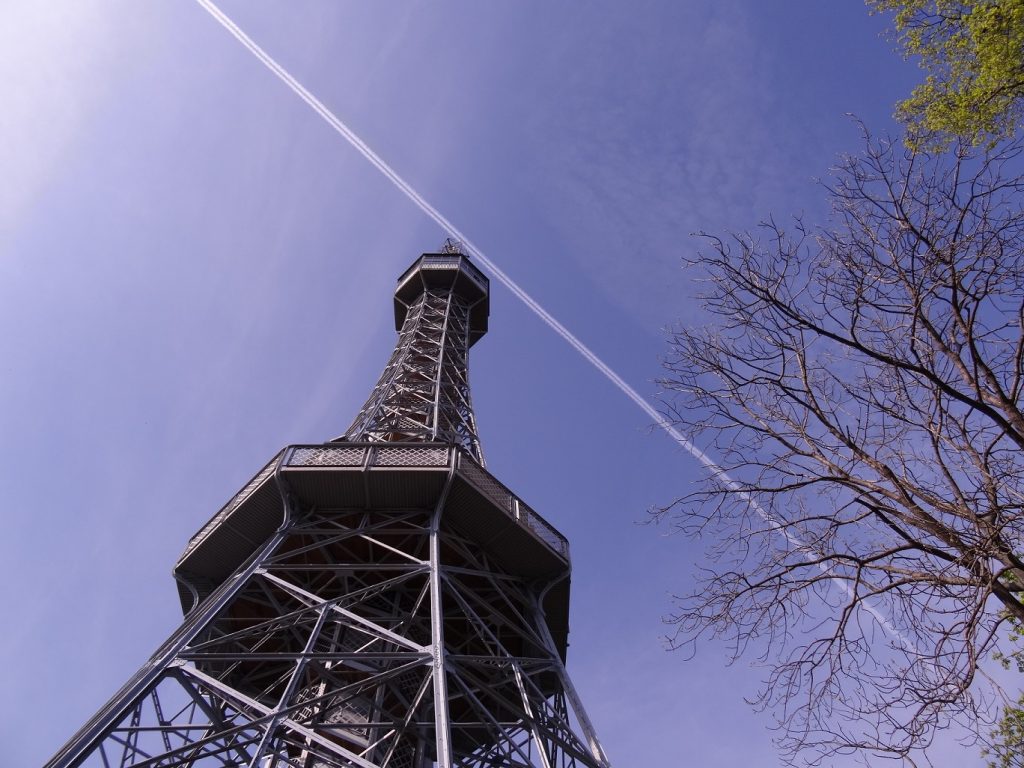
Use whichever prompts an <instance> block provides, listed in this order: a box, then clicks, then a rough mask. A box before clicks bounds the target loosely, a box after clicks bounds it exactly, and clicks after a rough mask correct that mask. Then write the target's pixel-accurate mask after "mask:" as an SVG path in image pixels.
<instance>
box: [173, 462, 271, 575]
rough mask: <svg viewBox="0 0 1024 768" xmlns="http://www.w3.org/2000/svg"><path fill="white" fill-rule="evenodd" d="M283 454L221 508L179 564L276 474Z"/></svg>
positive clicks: (193, 538)
mask: <svg viewBox="0 0 1024 768" xmlns="http://www.w3.org/2000/svg"><path fill="white" fill-rule="evenodd" d="M282 453H284V451H278V452H277V454H276V455H275V456H274V458H272V459H271V460H270V461H269V462H267V465H266V466H265V467H263V469H261V470H260V471H259V472H257V473H256V476H255V477H253V479H252V480H250V481H249V482H248V483H246V484H245V487H244V488H242V490H240V491H239V492H238V493H236V494H235V495H234V496H232V497H231V499H230V500H229V501H228V503H227V504H225V505H224V506H223V507H221V508H220V509H219V510H218V511H217V514H215V515H214V516H213V517H211V518H210V519H209V520H208V521H207V522H206V525H204V526H203V527H202V528H200V529H199V532H198V533H196V535H195V536H193V537H192V538H191V539H189V540H188V545H187V546H186V547H185V551H184V552H182V553H181V557H179V558H178V562H179V563H180V562H181V561H182V560H184V559H185V558H186V557H188V556H189V555H190V554H192V552H193V551H194V550H195V548H196V547H198V546H199V545H200V544H202V543H203V541H205V540H206V537H207V536H209V535H210V534H211V533H213V529H214V528H216V527H217V526H218V525H220V524H221V523H222V522H223V521H224V520H225V519H227V517H228V515H230V514H231V513H232V512H234V511H235V510H236V509H238V507H239V505H240V504H241V503H242V502H243V501H245V500H246V499H247V498H249V497H250V496H251V495H252V494H253V492H254V491H255V490H256V489H257V488H259V487H260V486H261V485H263V483H265V482H266V481H267V479H269V477H270V476H271V475H272V474H274V469H275V468H276V467H277V460H278V459H279V458H280V457H281V454H282Z"/></svg>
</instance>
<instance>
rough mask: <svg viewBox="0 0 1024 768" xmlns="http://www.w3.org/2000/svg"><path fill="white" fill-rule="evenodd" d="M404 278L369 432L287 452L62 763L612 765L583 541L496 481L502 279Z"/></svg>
mask: <svg viewBox="0 0 1024 768" xmlns="http://www.w3.org/2000/svg"><path fill="white" fill-rule="evenodd" d="M453 251H454V249H452V248H450V247H449V248H446V252H444V253H437V254H424V255H423V256H421V257H420V258H419V259H418V260H417V261H416V262H415V263H414V264H413V265H412V267H410V268H409V270H407V271H406V272H405V274H403V275H402V277H401V278H399V282H398V288H397V290H396V292H395V319H396V327H397V328H398V329H399V330H400V335H399V339H398V343H397V345H396V347H395V351H394V354H393V355H392V357H391V359H390V361H389V362H388V364H387V366H386V367H385V370H384V373H383V374H382V375H381V378H380V381H379V382H378V384H377V386H376V387H375V388H374V390H373V392H372V394H371V395H370V398H369V399H368V400H367V402H366V405H365V406H364V407H363V409H362V410H361V411H360V412H359V415H358V416H357V417H356V419H355V421H354V422H353V424H352V426H351V427H350V428H349V430H348V431H347V432H346V433H345V436H343V437H340V438H338V439H336V440H334V441H332V442H329V443H324V444H319V445H293V446H289V447H287V448H285V449H284V450H283V451H281V452H280V453H279V454H278V455H277V456H275V457H274V458H273V459H272V460H271V461H270V462H269V463H268V464H267V465H266V466H265V467H264V468H263V469H262V470H261V471H260V472H259V473H257V475H256V476H255V477H254V478H253V479H252V480H251V481H250V482H249V483H248V484H247V485H246V486H245V487H244V488H243V489H242V490H241V491H239V492H238V494H236V495H235V497H234V498H232V499H231V500H230V501H229V502H228V504H227V505H226V506H225V507H224V508H223V509H221V510H220V511H219V512H218V513H217V514H216V515H214V517H213V518H212V519H211V520H210V521H209V522H208V523H207V524H206V525H205V526H204V527H203V528H202V529H201V530H200V531H199V532H198V533H197V534H196V535H195V536H194V537H193V538H192V540H191V541H190V542H189V543H188V546H187V547H186V549H185V552H184V553H183V554H182V556H181V558H180V560H179V561H178V563H177V565H176V566H175V569H174V574H175V578H176V579H177V581H178V588H179V594H180V597H181V601H182V607H183V610H184V612H185V620H184V623H183V624H182V625H181V626H180V627H179V628H178V629H177V630H176V631H175V632H174V633H173V634H172V635H171V637H170V638H169V639H168V640H167V641H166V642H165V643H164V645H163V646H162V647H161V648H160V649H159V650H158V651H157V652H156V653H155V654H154V655H153V656H152V658H151V659H150V660H149V661H148V662H147V663H146V664H145V665H144V666H143V667H142V669H140V670H139V671H138V672H137V673H136V674H135V675H134V676H133V677H132V678H131V679H130V680H129V681H128V682H127V683H126V684H125V685H124V687H122V688H121V690H119V691H118V692H117V693H116V694H115V695H114V697H113V698H112V699H111V700H110V701H109V702H108V703H107V704H106V705H105V706H104V707H103V708H101V709H100V711H99V712H97V714H96V715H95V716H94V717H93V718H92V719H91V720H90V721H89V722H88V723H86V725H85V726H84V727H83V728H82V729H81V730H80V731H79V732H78V733H77V734H76V735H75V736H74V737H73V738H72V739H71V740H70V741H69V742H68V743H67V744H66V745H65V746H64V747H63V748H62V749H61V751H60V752H58V753H57V755H55V756H54V757H53V759H52V760H51V761H50V763H49V764H48V765H49V766H51V767H52V768H58V767H60V768H65V767H70V766H80V765H84V766H97V767H102V768H113V767H114V766H118V767H119V768H128V766H132V768H143V766H145V767H147V768H148V767H152V768H156V767H158V766H159V767H160V768H169V767H170V766H202V767H203V768H229V766H230V767H232V768H234V767H237V766H251V767H252V768H270V767H271V766H295V767H296V768H298V767H300V766H301V767H302V768H328V767H330V768H427V766H434V765H436V766H442V767H444V768H448V767H449V766H462V767H465V768H484V766H487V767H491V766H494V767H498V766H500V767H501V768H524V767H526V766H537V767H538V768H577V767H578V768H582V767H583V766H588V767H590V768H605V767H606V766H608V761H607V758H606V757H605V755H604V753H603V751H602V749H601V746H600V744H599V743H598V741H597V738H596V736H595V734H594V731H593V728H592V727H591V725H590V722H589V720H588V719H587V717H586V714H585V713H584V711H583V708H582V705H581V704H580V701H579V699H578V697H577V696H576V694H575V692H574V689H573V687H572V683H571V681H570V680H569V677H568V675H567V674H566V671H565V666H564V662H565V651H566V646H567V635H568V600H569V573H570V565H569V551H568V544H567V542H566V540H565V538H564V537H563V536H562V535H561V534H560V533H559V532H558V531H557V530H556V529H555V528H553V527H552V526H551V525H550V524H549V523H547V522H546V521H545V520H544V519H543V518H541V517H540V516H539V515H538V514H536V513H535V512H534V511H533V510H532V509H530V508H529V507H528V506H527V505H526V504H525V503H524V502H523V501H522V500H520V499H519V498H518V497H517V496H516V495H515V494H513V493H512V492H511V491H509V490H508V489H507V488H506V487H505V486H504V485H502V484H501V483H500V482H498V481H497V480H496V479H495V478H494V477H493V476H492V475H491V474H489V473H488V472H487V470H486V469H485V468H484V466H483V457H482V454H481V450H480V442H479V439H478V437H477V430H476V424H475V422H474V418H473V410H472V406H471V403H470V397H469V384H468V379H467V366H466V359H467V352H468V350H469V347H470V346H471V345H472V344H473V343H474V342H475V341H476V340H477V339H479V338H480V337H481V336H482V335H483V334H484V333H485V332H486V330H487V317H488V311H489V308H488V283H487V279H486V277H484V275H483V274H481V273H480V272H479V271H478V270H477V269H476V268H475V267H474V266H473V265H472V264H471V263H470V262H469V260H468V259H467V258H466V257H465V256H463V255H461V254H459V253H457V252H453Z"/></svg>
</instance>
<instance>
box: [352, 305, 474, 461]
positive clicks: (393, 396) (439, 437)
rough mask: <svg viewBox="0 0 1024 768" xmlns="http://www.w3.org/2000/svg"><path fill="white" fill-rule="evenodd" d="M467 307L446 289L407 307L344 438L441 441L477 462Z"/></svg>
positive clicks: (468, 312) (468, 306) (468, 309)
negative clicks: (381, 368) (394, 339)
mask: <svg viewBox="0 0 1024 768" xmlns="http://www.w3.org/2000/svg"><path fill="white" fill-rule="evenodd" d="M469 345H470V303H469V301H467V300H466V299H465V298H463V297H462V296H460V295H459V294H458V293H456V292H455V291H454V290H453V287H452V286H451V285H447V286H443V287H439V288H427V289H425V290H424V291H423V293H421V294H420V295H419V297H418V298H417V299H416V300H415V303H414V304H413V305H412V306H411V307H409V310H408V313H407V314H406V316H405V321H404V323H403V324H402V329H401V332H400V333H399V337H398V342H397V344H396V345H395V351H394V352H393V353H392V355H391V359H390V360H389V361H388V364H387V365H386V366H385V367H384V372H383V373H382V374H381V377H380V380H379V381H378V382H377V386H375V387H374V389H373V392H372V393H371V394H370V397H369V399H368V400H367V401H366V404H365V405H364V406H363V408H362V410H360V412H359V415H357V416H356V418H355V421H353V423H352V426H350V427H349V428H348V431H347V432H346V433H345V437H346V438H347V439H349V440H371V441H373V440H386V441H424V442H433V441H442V442H448V443H453V444H455V445H458V446H460V447H461V448H463V449H464V450H466V451H468V452H469V453H470V454H471V455H473V456H474V457H475V458H476V459H477V460H478V461H480V462H481V463H482V461H483V454H482V451H481V449H480V440H479V438H478V437H477V431H476V422H475V419H474V416H473V406H472V402H471V400H470V394H469V374H468V367H467V352H468V350H469Z"/></svg>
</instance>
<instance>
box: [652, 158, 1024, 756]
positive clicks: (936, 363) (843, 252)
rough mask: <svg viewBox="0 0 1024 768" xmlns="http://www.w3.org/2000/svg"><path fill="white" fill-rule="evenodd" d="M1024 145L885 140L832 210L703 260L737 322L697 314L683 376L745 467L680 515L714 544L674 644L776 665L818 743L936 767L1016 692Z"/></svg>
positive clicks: (831, 191)
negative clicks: (999, 676)
mask: <svg viewBox="0 0 1024 768" xmlns="http://www.w3.org/2000/svg"><path fill="white" fill-rule="evenodd" d="M1021 160H1022V147H1021V145H1020V144H1019V143H1017V144H1015V143H1009V144H1002V145H1000V146H999V148H991V147H990V148H987V149H985V150H983V151H979V153H978V154H977V155H975V156H972V155H969V154H967V153H964V152H961V153H960V154H952V155H950V154H946V155H936V156H929V155H927V154H924V153H922V152H920V151H918V150H914V149H907V148H903V149H901V145H899V144H893V143H891V142H885V141H875V140H871V139H870V138H867V139H866V142H865V149H864V150H863V152H861V153H860V154H857V155H851V156H848V157H846V158H845V159H844V160H843V161H842V162H841V164H840V166H839V167H838V168H837V169H836V170H835V173H834V176H833V180H832V182H831V183H829V184H826V190H827V194H828V196H829V198H830V200H831V203H832V208H833V217H832V220H831V221H830V222H829V223H828V224H826V225H824V226H810V225H807V224H805V223H804V222H802V221H800V220H796V221H795V222H794V223H793V224H792V226H790V227H783V226H781V225H779V224H778V223H776V222H774V221H769V222H767V223H766V224H763V225H762V226H761V228H760V229H759V230H756V231H754V232H748V233H741V234H737V235H733V236H730V237H725V238H720V237H709V238H708V240H707V242H708V248H707V250H706V252H705V253H702V254H701V256H700V258H699V259H697V260H695V262H694V264H693V268H694V269H698V270H701V271H703V272H704V273H705V275H706V278H707V283H706V284H707V286H708V288H707V290H706V293H705V295H704V302H705V306H706V308H707V309H708V310H709V311H710V313H711V315H712V318H713V320H714V321H715V322H713V323H712V324H711V325H709V326H708V327H706V328H704V329H700V330H679V331H677V332H676V333H675V334H674V335H673V338H672V346H671V349H672V355H671V357H670V358H669V360H668V361H667V368H668V375H667V376H666V378H665V380H664V381H663V382H662V384H663V386H664V388H665V392H666V400H665V402H666V407H667V409H668V411H669V414H670V415H671V416H672V417H673V418H674V420H675V422H676V423H677V424H678V425H679V426H681V427H682V428H683V430H684V431H685V432H686V433H687V434H689V435H690V436H692V438H693V439H694V440H695V441H696V442H698V443H700V444H701V445H703V446H705V447H707V448H708V450H709V451H710V452H711V453H713V454H715V455H717V456H719V457H720V463H721V466H722V470H723V471H722V473H721V474H719V475H718V476H717V477H714V478H711V479H709V480H707V481H706V482H705V483H704V484H703V485H701V486H698V488H697V490H696V491H695V492H693V493H692V494H690V495H687V496H685V497H684V498H682V499H680V500H678V501H677V502H676V503H675V504H673V505H671V506H668V507H666V508H665V509H663V510H661V511H660V512H659V513H658V514H659V515H660V516H661V517H662V518H665V519H669V520H671V521H672V522H673V523H674V524H675V525H676V526H678V527H679V528H680V529H681V530H683V531H684V532H688V533H690V534H692V535H694V536H699V537H707V539H708V540H709V541H710V542H711V544H710V548H709V558H710V559H709V562H708V563H707V565H706V570H704V572H703V577H702V579H701V581H700V583H699V585H698V587H697V588H696V589H695V590H694V591H693V592H692V593H690V594H687V595H681V596H680V597H679V598H678V612H677V613H676V615H675V616H674V617H672V621H673V622H674V623H675V625H676V633H675V635H674V640H675V642H676V643H677V644H679V645H683V644H686V643H691V642H694V641H695V640H696V639H698V638H700V637H702V636H705V635H713V636H717V637H720V638H724V639H726V640H727V641H729V642H731V644H732V647H733V649H734V653H735V655H736V656H737V657H740V656H743V655H745V654H753V655H754V656H755V657H756V658H759V659H761V660H762V661H763V662H764V663H765V664H766V665H767V668H768V673H767V676H766V680H765V686H764V689H763V690H762V691H761V695H760V698H759V703H760V704H762V705H763V706H765V707H767V708H770V709H772V710H773V711H775V712H776V713H778V715H779V719H780V726H781V732H780V743H781V746H782V747H783V749H784V752H785V754H787V755H788V756H789V757H790V758H791V759H792V760H794V761H796V760H798V759H799V760H806V761H809V762H812V763H814V762H828V761H829V760H830V759H831V757H832V756H833V755H835V754H839V753H845V752H848V751H853V750H862V751H864V752H865V753H866V754H872V755H875V754H884V755H888V756H890V757H897V758H902V759H905V760H907V761H908V762H910V763H911V764H913V763H912V759H913V755H915V754H918V752H917V751H918V750H920V749H923V748H927V746H928V745H929V744H930V743H931V741H932V739H933V738H934V736H935V734H936V732H937V731H938V730H939V729H941V728H943V727H945V726H946V725H947V724H949V723H950V722H951V721H961V722H964V723H965V724H967V725H968V726H969V727H971V728H972V729H974V732H976V733H979V734H981V735H983V734H984V733H985V727H984V723H985V722H989V723H991V722H994V721H995V719H997V717H998V716H999V712H1000V710H1001V709H1002V708H1004V707H1007V708H1009V706H1010V705H1011V702H1010V701H1009V700H1008V699H1005V698H1001V697H1002V696H1003V694H1002V693H1001V692H1000V691H999V690H998V688H997V687H995V686H994V685H989V684H987V683H986V682H985V680H983V679H982V678H983V677H984V675H983V672H984V670H983V667H982V666H981V663H982V662H983V661H984V660H985V659H986V658H988V657H989V656H990V655H991V653H992V652H994V651H996V650H998V649H999V648H1000V644H1001V643H1006V642H1007V634H1008V633H1007V629H1008V627H1009V626H1010V625H1012V624H1014V623H1016V624H1017V625H1019V624H1020V623H1021V622H1022V620H1024V560H1022V557H1021V553H1022V552H1024V407H1022V397H1024V210H1022V206H1021V201H1022V198H1021V194H1020V193H1021V192H1022V191H1024V177H1022V176H1021V175H1020V164H1021ZM1012 648H1013V647H1012V646H1011V647H1010V648H1007V649H1006V652H1007V653H1008V654H1009V653H1012ZM1013 737H1014V734H1013V733H1009V734H1008V735H1007V738H1009V739H1012V738H1013Z"/></svg>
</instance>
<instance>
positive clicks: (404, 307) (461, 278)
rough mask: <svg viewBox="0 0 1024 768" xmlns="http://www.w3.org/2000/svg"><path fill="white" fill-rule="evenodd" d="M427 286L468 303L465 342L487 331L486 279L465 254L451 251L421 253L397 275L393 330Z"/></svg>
mask: <svg viewBox="0 0 1024 768" xmlns="http://www.w3.org/2000/svg"><path fill="white" fill-rule="evenodd" d="M428 290H431V291H438V290H442V291H444V290H450V291H451V292H452V293H453V294H455V295H456V296H458V297H460V298H461V299H462V300H463V301H465V302H466V304H467V305H468V306H469V318H468V320H469V346H473V344H475V343H476V342H477V341H479V340H480V338H481V337H482V336H483V335H484V334H485V333H487V318H488V317H489V315H490V313H491V299H490V296H491V290H490V281H489V280H488V279H487V276H486V275H485V274H484V273H483V272H481V271H480V270H479V269H477V268H476V266H475V265H474V264H473V263H472V262H471V261H470V260H469V258H468V257H467V256H465V255H464V254H462V253H457V252H455V251H446V252H443V253H424V254H423V255H422V256H420V257H419V258H418V259H416V261H414V262H413V263H412V265H411V266H410V267H409V268H408V269H407V270H405V272H403V273H402V275H401V277H399V278H398V287H397V288H395V330H396V331H401V330H402V326H403V325H404V324H405V318H406V317H407V316H408V314H409V308H410V307H412V306H414V305H415V304H416V301H417V299H419V297H420V296H421V295H422V294H423V293H424V291H428Z"/></svg>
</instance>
